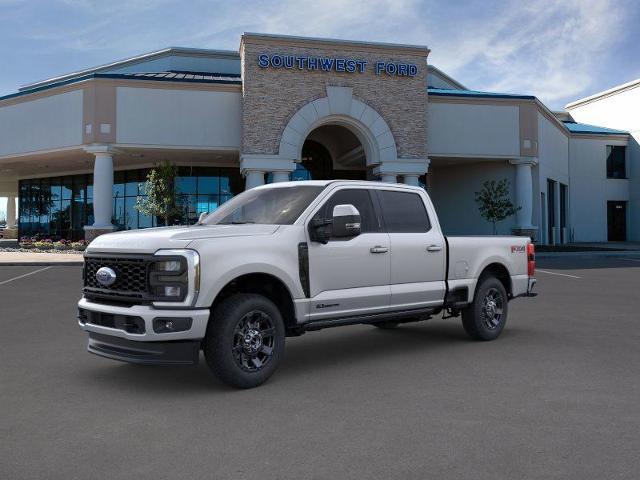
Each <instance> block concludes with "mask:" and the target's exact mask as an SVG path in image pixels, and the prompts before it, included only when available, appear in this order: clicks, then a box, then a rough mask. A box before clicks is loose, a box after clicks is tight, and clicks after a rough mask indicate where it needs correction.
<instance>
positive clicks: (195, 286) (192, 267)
mask: <svg viewBox="0 0 640 480" xmlns="http://www.w3.org/2000/svg"><path fill="white" fill-rule="evenodd" d="M154 256H155V257H158V260H157V261H155V262H153V264H152V265H151V269H150V271H149V285H150V286H151V290H152V292H153V295H154V301H153V305H154V306H155V307H174V308H175V307H191V306H193V305H195V303H196V300H197V298H198V293H199V290H200V256H199V255H198V253H197V252H196V251H194V250H182V249H181V250H158V251H157V252H156V253H155V255H154Z"/></svg>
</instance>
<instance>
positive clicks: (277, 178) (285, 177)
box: [271, 170, 289, 183]
mask: <svg viewBox="0 0 640 480" xmlns="http://www.w3.org/2000/svg"><path fill="white" fill-rule="evenodd" d="M271 173H272V174H273V183H279V182H288V181H289V172H288V171H283V170H279V171H274V172H271Z"/></svg>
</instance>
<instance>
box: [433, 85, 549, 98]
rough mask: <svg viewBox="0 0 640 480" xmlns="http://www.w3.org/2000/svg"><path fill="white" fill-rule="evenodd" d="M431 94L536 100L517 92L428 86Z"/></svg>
mask: <svg viewBox="0 0 640 480" xmlns="http://www.w3.org/2000/svg"><path fill="white" fill-rule="evenodd" d="M427 92H428V93H429V95H437V96H442V97H475V98H516V99H524V100H535V98H536V97H534V96H533V95H519V94H516V93H496V92H480V91H478V90H455V89H447V88H427Z"/></svg>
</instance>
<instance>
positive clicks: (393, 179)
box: [380, 173, 398, 183]
mask: <svg viewBox="0 0 640 480" xmlns="http://www.w3.org/2000/svg"><path fill="white" fill-rule="evenodd" d="M380 180H382V181H383V182H385V183H398V176H397V175H392V174H390V173H385V174H384V175H381V176H380Z"/></svg>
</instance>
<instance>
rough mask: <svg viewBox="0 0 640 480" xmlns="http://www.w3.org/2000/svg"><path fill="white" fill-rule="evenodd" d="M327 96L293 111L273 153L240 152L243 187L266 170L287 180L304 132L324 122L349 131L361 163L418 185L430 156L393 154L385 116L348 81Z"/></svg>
mask: <svg viewBox="0 0 640 480" xmlns="http://www.w3.org/2000/svg"><path fill="white" fill-rule="evenodd" d="M326 91H327V96H326V97H322V98H318V99H316V100H313V101H310V102H309V103H307V104H305V105H304V106H303V107H301V108H300V109H299V110H298V111H296V112H295V113H294V114H293V115H292V116H291V118H290V119H289V121H288V122H287V124H286V126H285V127H284V129H283V131H282V134H281V136H280V143H279V145H278V151H277V153H276V154H260V153H245V154H242V155H241V157H240V171H241V172H242V175H243V176H245V178H246V183H245V188H247V189H249V188H253V187H255V186H258V185H262V184H263V183H264V182H265V172H270V173H272V181H273V182H282V181H287V180H289V178H290V174H291V172H292V171H293V170H294V169H295V165H296V164H297V163H299V162H300V161H301V156H302V148H303V146H304V142H305V140H306V139H307V138H308V137H309V134H310V133H311V132H313V131H314V130H317V129H318V128H320V127H322V126H326V125H336V126H341V127H344V128H346V129H348V130H349V131H350V132H351V133H353V134H354V135H355V136H356V137H357V139H358V140H359V142H360V144H361V145H362V148H363V150H364V153H365V159H366V168H367V169H369V168H370V169H371V172H372V174H373V175H374V176H376V177H379V178H380V179H381V180H382V181H384V182H392V183H395V182H396V181H398V180H399V177H400V178H402V181H403V182H404V183H407V184H410V185H418V184H419V182H418V178H419V177H420V175H423V174H424V173H426V171H427V169H428V166H429V160H428V159H426V158H424V159H420V158H398V149H397V146H396V141H395V138H394V136H393V133H392V132H391V129H390V128H389V125H388V124H387V122H386V121H385V120H384V118H382V116H381V115H380V114H379V113H378V112H377V111H376V110H374V109H373V108H371V107H370V106H369V105H367V104H366V103H364V102H363V101H361V100H358V99H357V98H354V97H353V89H352V88H351V87H336V86H327V87H326Z"/></svg>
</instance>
